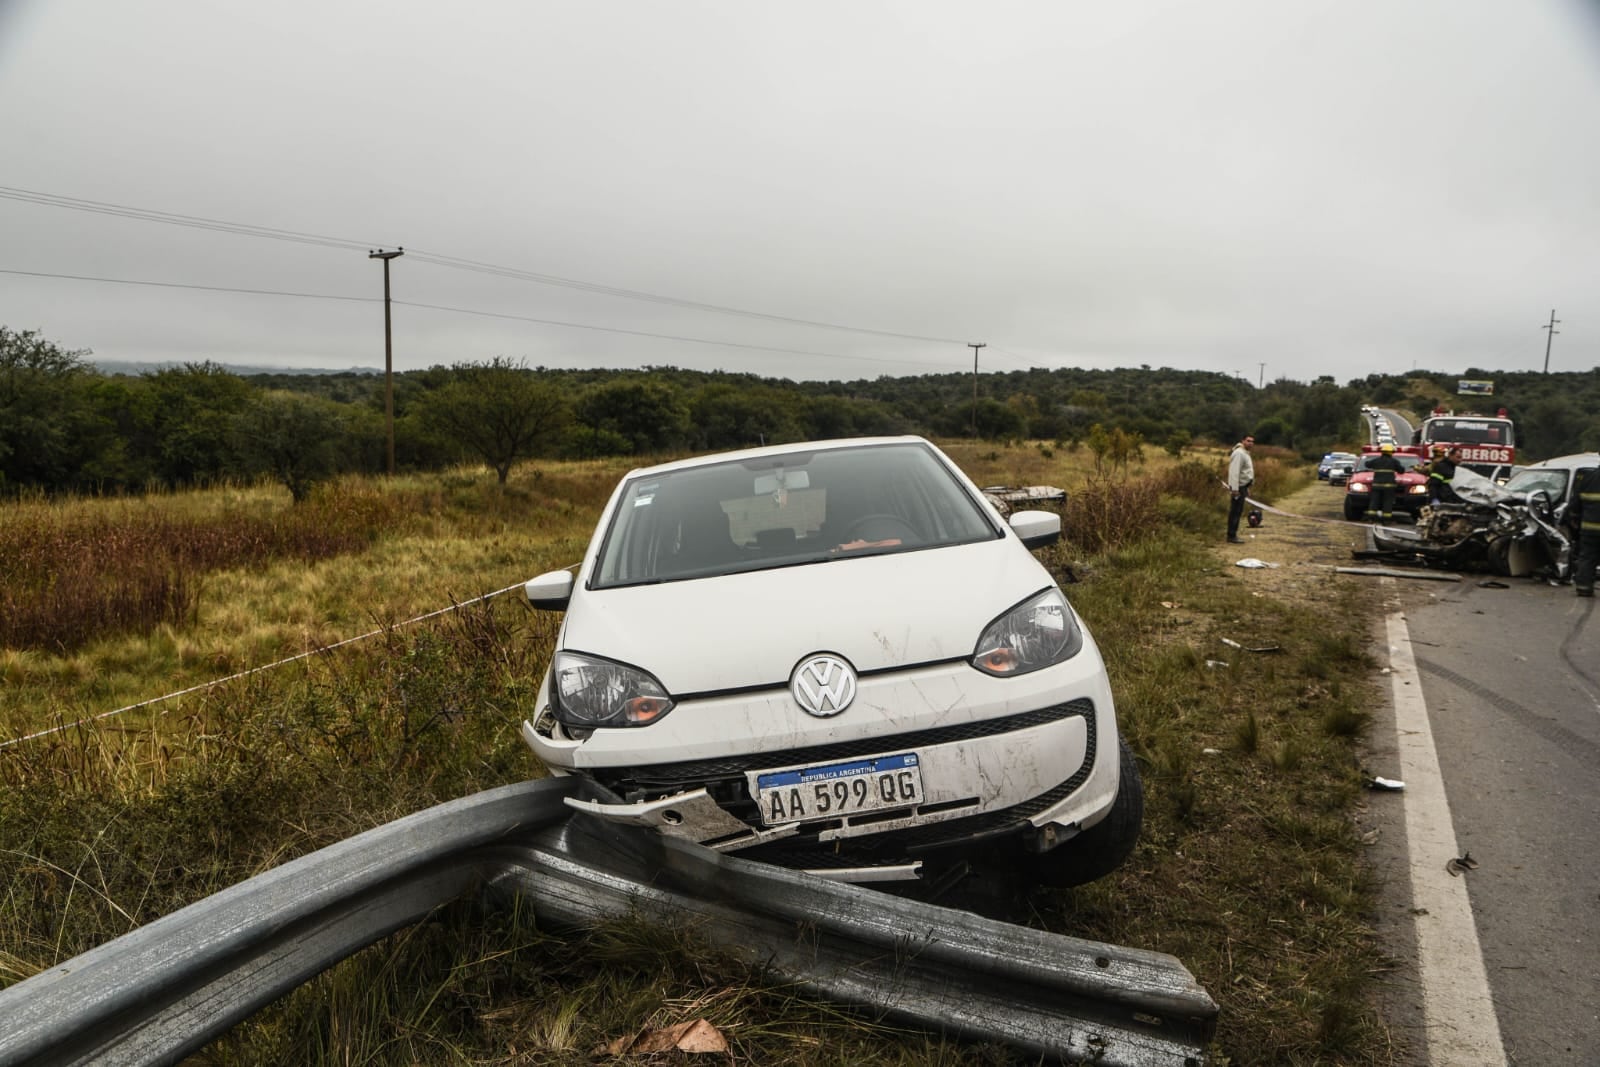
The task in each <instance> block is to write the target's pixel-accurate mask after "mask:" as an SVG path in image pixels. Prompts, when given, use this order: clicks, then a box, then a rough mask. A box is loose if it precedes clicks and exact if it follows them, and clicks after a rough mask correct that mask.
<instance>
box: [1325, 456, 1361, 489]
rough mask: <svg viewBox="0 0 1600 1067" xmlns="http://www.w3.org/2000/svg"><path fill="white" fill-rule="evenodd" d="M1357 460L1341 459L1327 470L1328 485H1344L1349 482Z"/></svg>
mask: <svg viewBox="0 0 1600 1067" xmlns="http://www.w3.org/2000/svg"><path fill="white" fill-rule="evenodd" d="M1356 463H1357V460H1355V459H1341V460H1340V461H1339V462H1337V463H1335V464H1334V465H1333V466H1331V467H1329V468H1328V484H1329V485H1344V484H1345V483H1347V482H1349V481H1350V475H1351V474H1352V473H1354V472H1355V469H1356Z"/></svg>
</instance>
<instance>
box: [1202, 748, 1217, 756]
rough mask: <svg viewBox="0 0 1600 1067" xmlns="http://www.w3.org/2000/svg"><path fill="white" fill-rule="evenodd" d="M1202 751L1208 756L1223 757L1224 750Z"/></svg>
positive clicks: (1207, 749)
mask: <svg viewBox="0 0 1600 1067" xmlns="http://www.w3.org/2000/svg"><path fill="white" fill-rule="evenodd" d="M1200 751H1201V752H1203V753H1205V754H1206V755H1208V756H1220V755H1222V749H1220V748H1202V749H1201V750H1200Z"/></svg>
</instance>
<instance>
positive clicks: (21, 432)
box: [0, 326, 107, 492]
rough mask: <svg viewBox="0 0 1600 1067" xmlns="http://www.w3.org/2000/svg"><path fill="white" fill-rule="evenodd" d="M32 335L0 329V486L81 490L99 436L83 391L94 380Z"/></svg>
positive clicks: (80, 356)
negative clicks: (80, 486)
mask: <svg viewBox="0 0 1600 1067" xmlns="http://www.w3.org/2000/svg"><path fill="white" fill-rule="evenodd" d="M88 354H89V353H88V351H87V350H84V351H77V352H71V351H68V350H66V349H64V348H62V347H61V346H59V345H57V344H55V343H53V342H51V341H46V340H45V339H44V338H43V337H40V336H39V333H38V331H37V330H24V331H22V332H21V333H18V332H16V331H15V330H12V329H10V328H8V327H5V326H0V486H5V487H7V488H8V489H11V490H15V489H17V488H20V487H22V486H26V485H33V486H39V487H41V488H44V489H46V490H49V491H52V492H54V491H57V490H61V489H70V488H73V487H74V486H77V485H79V484H82V482H83V469H84V466H85V463H86V461H87V460H88V459H90V458H92V457H93V456H94V454H95V450H96V449H97V448H99V447H101V446H102V445H103V444H104V438H105V436H106V434H105V432H104V431H105V430H106V429H107V428H106V427H104V425H103V424H102V423H101V421H100V420H99V419H98V418H97V415H96V413H95V410H94V408H93V406H92V404H91V403H90V400H89V391H90V388H91V387H92V385H93V383H94V382H95V381H97V380H98V379H99V375H98V373H97V372H96V371H95V370H94V369H93V368H91V367H89V366H88V365H87V364H86V363H85V362H84V357H85V356H87V355H88Z"/></svg>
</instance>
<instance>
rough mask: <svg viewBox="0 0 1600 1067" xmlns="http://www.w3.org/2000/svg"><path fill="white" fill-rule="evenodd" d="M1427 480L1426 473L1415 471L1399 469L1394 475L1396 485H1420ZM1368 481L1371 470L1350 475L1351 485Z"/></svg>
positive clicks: (1370, 477) (1370, 479) (1370, 476)
mask: <svg viewBox="0 0 1600 1067" xmlns="http://www.w3.org/2000/svg"><path fill="white" fill-rule="evenodd" d="M1427 480H1428V476H1427V475H1425V474H1418V473H1417V472H1416V471H1400V472H1399V473H1398V474H1396V475H1395V476H1394V484H1396V485H1422V484H1423V483H1425V482H1427ZM1370 481H1372V471H1356V472H1355V473H1354V474H1352V475H1350V484H1351V485H1356V484H1357V483H1360V482H1370Z"/></svg>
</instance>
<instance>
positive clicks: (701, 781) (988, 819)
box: [589, 698, 1095, 866]
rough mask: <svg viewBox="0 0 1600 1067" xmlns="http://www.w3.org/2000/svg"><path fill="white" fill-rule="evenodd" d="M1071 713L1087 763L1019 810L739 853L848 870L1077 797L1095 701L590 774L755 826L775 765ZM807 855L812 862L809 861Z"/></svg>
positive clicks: (634, 793) (919, 743)
mask: <svg viewBox="0 0 1600 1067" xmlns="http://www.w3.org/2000/svg"><path fill="white" fill-rule="evenodd" d="M1073 716H1078V717H1081V718H1084V719H1086V720H1087V731H1086V732H1087V734H1088V737H1087V744H1086V746H1085V749H1084V757H1083V763H1082V765H1081V766H1079V767H1078V769H1077V770H1076V771H1074V772H1073V774H1072V776H1071V777H1070V778H1068V779H1067V780H1066V781H1065V782H1062V783H1061V784H1060V785H1058V786H1056V787H1055V788H1053V789H1050V790H1048V791H1046V792H1044V793H1041V794H1040V795H1039V796H1037V797H1034V798H1033V799H1031V800H1027V801H1024V802H1023V803H1021V804H1018V805H1016V806H1014V807H1011V808H1007V809H1005V810H1003V811H991V812H984V813H982V814H979V815H969V816H966V817H964V818H957V819H950V820H947V821H944V822H938V823H931V824H928V825H925V826H913V827H907V828H905V829H901V830H890V831H886V832H884V833H881V834H872V835H868V836H867V837H864V838H854V839H851V840H848V841H844V842H819V841H818V840H817V834H818V832H819V831H821V830H825V829H829V828H831V827H835V826H838V825H840V824H839V823H837V822H819V823H816V824H812V825H810V826H808V827H807V829H805V830H803V831H801V832H800V833H799V834H797V835H795V836H793V837H787V838H784V839H783V840H781V841H775V842H773V843H771V844H769V845H762V846H758V847H756V848H751V849H744V850H741V851H740V852H739V853H738V855H740V856H742V857H748V858H750V859H759V860H766V861H767V862H770V863H780V864H783V865H786V866H822V865H824V864H825V863H827V862H828V861H827V860H824V859H823V857H824V856H826V857H836V858H834V859H833V860H832V863H833V864H835V865H841V866H850V865H852V864H851V862H847V861H846V859H845V858H843V857H844V854H854V855H857V856H859V855H861V854H862V853H863V852H865V853H870V854H871V856H872V862H875V863H888V862H903V861H904V859H905V858H907V857H909V856H910V855H911V854H914V853H917V852H925V851H927V850H928V849H930V848H935V847H938V846H941V845H947V844H950V843H952V842H954V841H957V840H960V839H963V838H971V837H985V836H990V835H993V834H999V833H1005V832H1009V831H1011V830H1020V829H1021V828H1022V826H1023V825H1024V824H1025V823H1026V822H1027V820H1028V819H1029V818H1030V817H1032V816H1034V815H1037V814H1038V813H1039V812H1041V811H1043V810H1045V809H1046V808H1048V807H1050V806H1051V805H1052V804H1055V803H1057V802H1058V801H1060V800H1062V799H1064V798H1065V797H1067V796H1069V795H1071V793H1072V792H1073V790H1075V789H1077V788H1078V787H1079V786H1081V785H1082V784H1083V783H1084V780H1085V779H1087V778H1088V777H1089V772H1090V771H1091V770H1092V769H1093V768H1094V757H1095V723H1094V701H1092V700H1089V699H1088V698H1082V699H1079V700H1073V701H1069V702H1067V703H1065V704H1052V705H1050V706H1049V707H1046V708H1039V709H1038V710H1036V711H1027V712H1022V713H1020V714H1017V715H1007V716H1005V717H1003V718H998V719H988V720H985V721H983V722H973V723H963V724H962V725H960V726H939V727H934V728H933V729H929V730H913V731H911V732H909V733H903V734H892V735H888V736H883V737H871V738H865V739H862V740H858V741H841V742H837V743H834V744H829V745H813V746H811V747H808V748H792V749H785V750H783V751H780V752H763V753H759V754H755V755H741V756H731V757H726V758H721V759H713V760H691V761H685V762H681V763H661V764H656V765H655V766H652V767H611V768H596V769H595V770H593V771H590V772H589V773H590V774H592V775H593V776H594V778H595V779H596V780H597V781H599V782H600V784H601V785H604V786H605V787H607V788H608V789H610V790H611V791H612V792H614V793H616V794H617V795H618V796H620V797H622V798H623V799H624V800H628V801H639V800H648V799H652V798H655V797H659V796H665V795H668V794H671V793H677V792H682V791H684V790H688V789H699V788H704V789H705V790H706V791H707V792H708V793H709V794H710V795H711V797H712V799H713V800H715V801H716V802H717V804H718V805H720V806H721V807H722V808H723V809H724V810H725V811H727V812H728V813H729V814H730V815H733V816H735V817H736V818H739V819H742V820H743V821H744V822H746V823H748V824H749V825H751V826H760V825H761V818H760V814H759V813H758V811H757V810H756V804H755V800H754V798H752V797H751V795H750V791H749V788H748V785H747V783H746V779H745V774H746V772H748V771H755V770H764V769H766V768H769V767H789V766H816V765H818V764H823V763H829V762H836V761H839V760H846V759H852V758H854V757H857V756H871V755H876V754H879V753H884V752H899V751H915V750H916V749H918V748H922V747H924V746H928V745H941V744H949V743H951V742H953V741H968V740H972V739H974V738H979V737H993V736H995V735H997V734H1006V733H1011V732H1013V731H1016V730H1023V729H1027V728H1028V727H1031V726H1042V725H1044V724H1046V723H1051V722H1058V721H1060V720H1062V719H1067V718H1072V717H1073ZM858 842H860V844H858ZM836 845H838V846H839V847H838V849H836V848H835V846H836ZM807 856H809V860H807V859H805V857H807Z"/></svg>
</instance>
